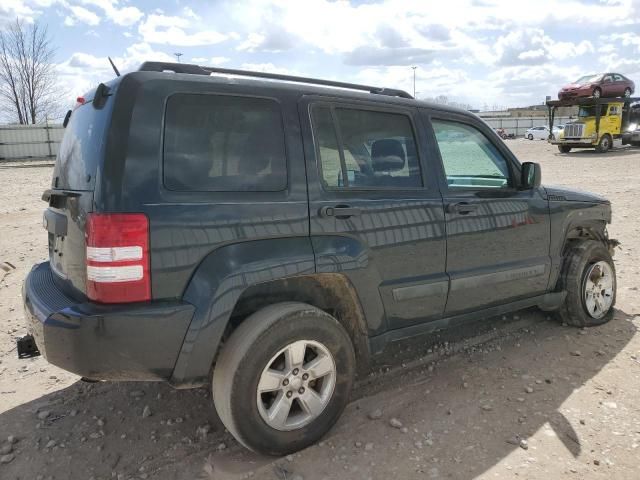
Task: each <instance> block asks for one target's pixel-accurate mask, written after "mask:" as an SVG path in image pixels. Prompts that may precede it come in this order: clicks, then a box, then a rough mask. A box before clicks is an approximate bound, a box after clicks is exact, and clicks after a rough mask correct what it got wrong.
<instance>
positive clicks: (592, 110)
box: [578, 105, 608, 117]
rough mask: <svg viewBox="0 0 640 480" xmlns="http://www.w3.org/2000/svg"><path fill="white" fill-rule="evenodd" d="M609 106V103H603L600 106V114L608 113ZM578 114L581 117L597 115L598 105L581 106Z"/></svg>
mask: <svg viewBox="0 0 640 480" xmlns="http://www.w3.org/2000/svg"><path fill="white" fill-rule="evenodd" d="M607 107H608V105H601V106H600V114H601V115H606V114H607ZM578 116H579V117H595V116H596V107H595V105H590V106H588V107H580V110H579V111H578Z"/></svg>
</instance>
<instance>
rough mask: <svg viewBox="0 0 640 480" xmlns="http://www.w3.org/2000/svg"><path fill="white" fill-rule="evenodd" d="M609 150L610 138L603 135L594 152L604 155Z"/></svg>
mask: <svg viewBox="0 0 640 480" xmlns="http://www.w3.org/2000/svg"><path fill="white" fill-rule="evenodd" d="M609 149H611V137H610V136H609V135H607V134H605V135H603V136H602V138H601V139H600V141H599V142H598V146H597V147H596V150H598V152H600V153H606V152H608V151H609Z"/></svg>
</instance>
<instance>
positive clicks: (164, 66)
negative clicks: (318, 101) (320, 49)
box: [139, 62, 413, 98]
mask: <svg viewBox="0 0 640 480" xmlns="http://www.w3.org/2000/svg"><path fill="white" fill-rule="evenodd" d="M139 71H141V72H166V71H169V72H174V73H189V74H192V75H207V76H208V75H211V74H212V73H220V74H223V75H238V76H242V77H254V78H266V79H269V80H283V81H285V82H296V83H308V84H312V85H323V86H327V87H337V88H347V89H350V90H361V91H365V92H369V93H374V94H377V95H388V96H391V97H401V98H413V97H412V96H411V95H409V94H408V93H407V92H405V91H404V90H397V89H395V88H380V87H371V86H368V85H358V84H356V83H347V82H334V81H332V80H322V79H317V78H308V77H296V76H293V75H283V74H280V73H266V72H252V71H248V70H236V69H233V68H218V67H201V66H200V65H192V64H189V63H171V62H144V63H143V64H142V65H140V68H139Z"/></svg>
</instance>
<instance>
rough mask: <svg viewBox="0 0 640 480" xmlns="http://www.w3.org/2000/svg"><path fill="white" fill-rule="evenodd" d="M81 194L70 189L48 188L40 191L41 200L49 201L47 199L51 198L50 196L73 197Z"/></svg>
mask: <svg viewBox="0 0 640 480" xmlns="http://www.w3.org/2000/svg"><path fill="white" fill-rule="evenodd" d="M80 195H81V194H80V193H79V192H72V191H70V190H52V189H48V190H45V191H44V192H42V200H44V201H45V202H49V200H51V197H69V198H74V197H79V196H80Z"/></svg>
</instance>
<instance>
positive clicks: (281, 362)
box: [256, 340, 336, 431]
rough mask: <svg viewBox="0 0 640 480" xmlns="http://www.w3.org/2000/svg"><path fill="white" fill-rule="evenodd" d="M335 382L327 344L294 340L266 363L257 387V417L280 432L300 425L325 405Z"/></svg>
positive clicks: (314, 417)
mask: <svg viewBox="0 0 640 480" xmlns="http://www.w3.org/2000/svg"><path fill="white" fill-rule="evenodd" d="M335 384H336V364H335V361H334V359H333V356H332V355H331V352H330V351H329V349H328V348H327V347H325V346H324V345H322V344H321V343H319V342H315V341H312V340H298V341H296V342H293V343H291V344H289V345H287V346H286V347H284V348H283V349H282V350H280V351H279V352H278V353H276V354H275V355H274V356H273V357H272V358H271V360H269V362H268V363H267V365H266V366H265V368H264V370H263V371H262V374H261V375H260V379H259V381H258V386H257V392H256V393H257V395H256V400H257V406H258V411H259V412H260V416H261V417H262V419H263V420H264V421H265V423H266V424H267V425H269V426H270V427H272V428H274V429H276V430H280V431H290V430H296V429H298V428H302V427H304V426H305V425H308V424H309V423H311V422H312V421H313V420H315V419H316V418H318V417H319V416H320V414H321V413H322V412H323V410H324V409H325V408H326V406H327V405H328V404H329V401H330V400H331V397H332V395H333V390H334V388H335Z"/></svg>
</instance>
